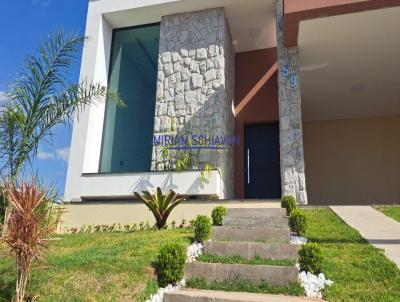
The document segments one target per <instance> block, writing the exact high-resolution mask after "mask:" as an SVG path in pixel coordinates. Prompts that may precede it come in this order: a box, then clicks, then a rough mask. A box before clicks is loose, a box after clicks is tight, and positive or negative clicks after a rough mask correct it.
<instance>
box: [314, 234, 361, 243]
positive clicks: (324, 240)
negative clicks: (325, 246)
mask: <svg viewBox="0 0 400 302" xmlns="http://www.w3.org/2000/svg"><path fill="white" fill-rule="evenodd" d="M307 240H308V241H309V242H316V243H337V244H340V243H343V244H346V243H351V244H367V243H368V242H367V241H366V240H365V239H363V238H359V239H345V238H341V239H338V238H320V237H312V236H307Z"/></svg>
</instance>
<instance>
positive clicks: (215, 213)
mask: <svg viewBox="0 0 400 302" xmlns="http://www.w3.org/2000/svg"><path fill="white" fill-rule="evenodd" d="M225 215H226V208H225V207H223V206H217V207H215V208H214V209H213V210H212V212H211V218H212V222H213V225H222V220H223V219H224V216H225Z"/></svg>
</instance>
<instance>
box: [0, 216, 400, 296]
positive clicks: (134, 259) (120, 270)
mask: <svg viewBox="0 0 400 302" xmlns="http://www.w3.org/2000/svg"><path fill="white" fill-rule="evenodd" d="M305 211H306V214H307V216H308V217H309V220H310V230H309V234H308V236H307V237H308V238H309V239H310V240H311V241H313V242H318V243H319V244H320V245H321V248H322V251H323V254H324V263H323V271H324V273H325V274H326V276H327V277H328V278H329V279H332V280H333V281H334V282H335V283H334V285H333V286H331V287H328V288H327V289H326V291H325V293H324V297H325V299H327V300H328V301H346V302H347V301H368V302H370V301H384V302H387V301H400V271H399V270H398V269H397V267H396V266H395V264H394V263H392V262H390V261H389V260H387V259H386V258H385V256H384V255H383V253H382V252H381V251H380V250H378V249H376V248H374V247H373V246H371V245H369V244H368V243H367V242H366V241H365V240H364V239H362V238H361V237H360V235H359V234H358V232H357V231H355V230H353V229H352V228H350V227H349V226H348V225H346V224H345V223H344V222H343V221H342V220H340V218H338V217H337V216H336V215H335V214H334V213H333V212H331V211H330V210H328V209H318V210H305ZM191 236H192V233H191V231H189V230H180V229H176V230H163V231H143V232H136V233H95V234H70V235H63V236H60V237H61V240H56V241H52V242H51V244H50V248H49V250H48V251H47V252H46V254H47V263H45V266H44V267H42V268H38V267H36V268H35V269H34V270H33V271H32V280H31V283H30V284H29V288H28V292H32V293H34V294H35V295H37V296H38V300H37V301H57V302H58V301H76V302H78V301H85V302H86V301H144V300H145V299H146V298H148V297H149V295H150V294H151V293H153V292H155V291H156V290H157V283H156V277H155V275H154V269H153V268H152V262H153V261H154V260H155V259H156V255H157V252H158V249H159V247H160V245H161V244H163V243H165V242H167V241H170V240H183V241H184V242H186V243H189V242H190V240H191ZM0 251H1V247H0ZM208 260H209V261H214V260H215V259H214V260H212V259H208ZM230 260H232V259H230ZM236 260H237V259H236ZM14 282H15V280H14V264H13V261H12V260H11V259H9V258H6V257H3V256H0V301H10V300H11V299H12V294H13V292H14ZM192 283H193V284H192V286H197V287H210V286H211V287H213V288H224V289H225V290H248V291H255V292H275V293H279V292H282V293H290V294H292V295H299V294H300V295H301V294H302V289H301V288H299V287H298V285H296V284H294V285H293V286H289V287H287V288H272V287H269V286H268V285H266V284H264V285H262V286H254V285H252V284H249V283H246V282H234V280H233V281H232V282H228V283H221V284H204V282H203V281H202V280H192Z"/></svg>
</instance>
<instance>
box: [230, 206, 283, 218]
mask: <svg viewBox="0 0 400 302" xmlns="http://www.w3.org/2000/svg"><path fill="white" fill-rule="evenodd" d="M226 217H264V218H266V217H287V216H286V210H285V209H236V208H231V209H227V212H226Z"/></svg>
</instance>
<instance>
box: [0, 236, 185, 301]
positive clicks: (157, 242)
mask: <svg viewBox="0 0 400 302" xmlns="http://www.w3.org/2000/svg"><path fill="white" fill-rule="evenodd" d="M191 236H192V233H191V231H188V230H182V229H175V230H162V231H142V232H135V233H93V234H70V235H62V236H59V237H61V240H56V241H52V242H51V244H50V246H49V249H48V250H47V251H46V259H47V261H46V263H44V264H43V265H42V267H38V264H36V268H34V269H33V270H32V275H31V282H30V284H29V285H28V291H27V293H30V292H31V293H33V294H34V295H37V296H38V301H74V302H79V301H82V302H83V301H85V302H87V301H145V300H146V299H147V298H148V297H149V296H150V294H152V293H154V292H156V290H157V288H158V286H157V282H156V276H155V273H154V269H153V267H152V262H154V260H155V259H156V257H157V253H158V250H159V247H160V246H161V245H162V244H163V243H165V242H167V241H170V240H182V241H184V242H185V243H189V242H190V239H191ZM1 250H2V248H1V246H0V252H1ZM3 251H4V250H3ZM14 270H15V268H14V263H13V261H12V259H11V258H8V257H2V256H0V301H11V300H12V297H13V295H14V284H15V274H14Z"/></svg>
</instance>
